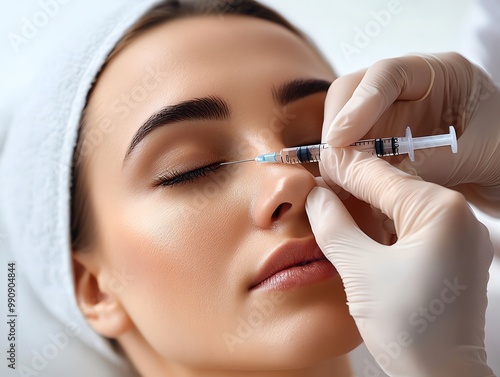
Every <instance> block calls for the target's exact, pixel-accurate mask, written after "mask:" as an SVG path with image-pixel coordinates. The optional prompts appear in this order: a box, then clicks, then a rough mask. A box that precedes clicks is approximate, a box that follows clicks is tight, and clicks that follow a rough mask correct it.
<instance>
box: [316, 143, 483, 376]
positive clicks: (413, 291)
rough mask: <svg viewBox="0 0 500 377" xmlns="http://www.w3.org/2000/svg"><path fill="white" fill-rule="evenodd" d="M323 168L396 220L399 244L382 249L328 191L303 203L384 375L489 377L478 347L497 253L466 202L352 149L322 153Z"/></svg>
mask: <svg viewBox="0 0 500 377" xmlns="http://www.w3.org/2000/svg"><path fill="white" fill-rule="evenodd" d="M322 165H323V176H324V177H327V178H328V179H330V180H333V181H334V182H336V183H337V184H339V185H340V186H341V187H342V188H344V189H346V190H347V191H349V192H350V193H351V194H353V195H354V196H356V197H357V198H359V199H361V200H364V201H366V202H368V203H371V204H372V205H374V206H375V207H377V208H380V209H381V210H382V211H383V212H384V213H385V214H386V215H388V216H389V217H390V218H391V219H393V220H394V224H395V227H396V232H397V235H398V240H397V242H396V243H395V244H393V245H391V246H387V245H382V244H379V243H377V242H375V241H374V240H372V239H371V238H370V237H368V236H367V235H366V234H364V233H363V232H362V231H361V230H360V229H359V228H358V226H357V225H356V223H355V222H354V220H353V219H352V217H351V216H350V214H349V212H348V211H347V209H346V208H345V207H344V205H343V202H342V201H341V200H340V199H339V198H338V197H337V196H336V195H335V194H334V193H333V192H332V191H330V190H328V189H326V188H321V187H315V188H313V190H312V191H311V192H310V194H309V196H308V198H307V202H306V211H307V215H308V217H309V221H310V223H311V226H312V230H313V233H314V235H315V237H316V240H317V242H318V245H319V246H320V248H321V250H322V251H323V253H324V254H325V255H326V257H327V258H328V259H329V260H330V261H331V262H332V263H333V264H334V266H335V267H336V268H337V270H338V272H339V274H340V276H341V277H342V281H343V284H344V287H345V291H346V295H347V301H348V305H349V311H350V314H351V315H352V316H353V318H354V319H355V321H356V324H357V326H358V328H359V331H360V333H361V336H362V337H363V339H364V341H365V343H366V346H367V347H368V350H369V351H370V352H371V353H372V355H373V356H374V357H375V359H376V360H377V362H378V363H379V364H380V365H381V367H382V368H383V370H384V371H385V372H386V373H387V374H388V375H389V376H397V377H402V376H415V377H417V376H418V377H423V376H425V377H434V376H436V377H462V376H463V377H465V376H467V377H471V376H474V377H484V376H493V372H492V371H491V369H490V368H489V367H488V366H487V364H486V351H485V348H484V325H485V317H484V316H485V309H486V305H487V298H486V284H487V281H488V268H489V266H490V264H491V260H492V257H493V250H492V245H491V241H490V239H489V234H488V231H487V230H486V228H485V227H484V226H483V225H482V224H481V223H480V222H479V221H477V220H476V218H475V217H474V215H473V214H472V212H471V210H470V208H469V206H468V204H467V202H466V201H465V199H464V197H463V195H462V194H460V193H457V192H456V191H452V190H449V189H447V188H444V187H441V186H439V185H436V184H434V183H428V182H424V181H423V180H422V179H421V178H419V177H416V176H412V175H409V174H407V173H405V172H402V171H401V170H398V169H396V168H395V167H393V166H391V165H390V164H389V163H388V162H386V161H384V160H383V159H379V158H377V157H374V156H371V155H369V154H367V153H364V152H358V151H355V150H352V149H348V148H334V149H328V150H325V153H324V154H322ZM318 179H320V178H318ZM323 184H324V182H323Z"/></svg>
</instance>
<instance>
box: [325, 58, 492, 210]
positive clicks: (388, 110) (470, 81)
mask: <svg viewBox="0 0 500 377" xmlns="http://www.w3.org/2000/svg"><path fill="white" fill-rule="evenodd" d="M450 125H454V126H455V129H456V131H457V135H458V136H459V141H458V154H453V153H452V152H451V150H450V148H433V149H427V150H420V151H416V153H415V155H416V161H415V162H413V163H412V162H410V160H409V158H406V159H405V160H404V161H403V163H402V164H401V165H400V168H401V169H403V170H405V171H407V172H412V173H413V174H415V173H416V174H418V175H420V176H421V177H422V178H423V179H425V180H427V181H431V182H435V183H439V184H441V185H445V186H448V187H451V186H456V185H462V186H460V187H459V188H458V189H459V190H460V191H461V192H463V193H464V194H465V195H466V196H467V199H469V200H470V201H471V202H472V203H474V204H476V205H477V206H478V207H480V208H481V209H482V210H483V211H486V212H488V213H490V214H491V215H494V216H497V217H500V93H499V90H498V88H497V87H495V85H494V83H493V82H492V81H491V80H490V78H489V77H488V76H487V75H486V74H485V73H484V72H483V71H482V70H481V69H480V68H478V67H476V66H475V65H473V64H472V63H470V62H469V61H467V60H466V59H465V58H463V57H462V56H461V55H459V54H456V53H445V54H436V55H422V56H404V57H401V58H397V59H386V60H381V61H379V62H377V63H375V64H374V65H373V66H372V67H370V68H369V69H368V70H363V71H360V72H356V73H353V74H350V75H346V76H343V77H340V78H339V79H337V80H336V81H334V83H333V84H332V85H331V87H330V90H329V92H328V95H327V98H326V102H325V121H324V125H323V140H324V141H325V140H326V142H328V144H330V145H332V146H336V147H344V146H347V145H349V144H351V143H353V142H354V141H356V140H359V139H363V138H367V137H370V138H372V137H392V136H404V135H405V132H404V131H405V128H406V127H407V126H410V127H411V129H412V133H413V136H427V135H432V134H437V133H443V132H444V133H448V127H449V126H450ZM396 162H397V161H394V160H392V163H396ZM329 183H330V184H332V182H329Z"/></svg>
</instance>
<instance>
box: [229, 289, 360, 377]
mask: <svg viewBox="0 0 500 377" xmlns="http://www.w3.org/2000/svg"><path fill="white" fill-rule="evenodd" d="M283 297H284V300H283V301H282V302H281V303H280V304H279V305H277V306H276V307H275V308H274V312H273V313H270V315H269V316H268V318H265V319H264V320H263V321H262V323H261V324H260V325H256V326H254V327H253V332H252V333H251V334H250V336H248V338H247V339H245V340H244V341H242V342H241V343H238V344H234V347H233V348H232V349H231V352H230V355H231V356H230V358H231V359H232V360H233V362H234V363H235V364H239V366H240V367H241V368H242V369H249V368H252V369H253V368H255V367H256V366H257V365H258V366H259V368H262V369H275V370H281V369H300V368H306V367H308V366H311V365H315V364H319V363H323V362H326V361H328V360H331V359H334V358H337V357H340V356H343V355H345V354H347V353H349V352H350V351H352V350H353V349H355V348H356V347H357V346H358V345H359V344H361V342H362V339H361V336H360V334H359V332H358V329H357V327H356V324H355V322H354V320H353V318H352V317H351V316H350V314H349V310H348V307H347V304H346V299H345V293H344V291H343V286H342V285H340V286H339V283H338V282H337V281H326V282H322V283H320V284H317V285H315V286H311V287H307V288H305V289H298V290H296V291H292V292H285V293H284V295H283ZM242 323H243V322H242ZM247 324H248V325H250V324H249V323H248V322H247Z"/></svg>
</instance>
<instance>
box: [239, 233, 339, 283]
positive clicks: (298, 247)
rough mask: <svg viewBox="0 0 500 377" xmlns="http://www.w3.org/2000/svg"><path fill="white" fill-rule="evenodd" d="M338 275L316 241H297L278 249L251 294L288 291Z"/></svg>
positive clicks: (261, 272) (267, 263)
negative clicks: (254, 292) (265, 291)
mask: <svg viewBox="0 0 500 377" xmlns="http://www.w3.org/2000/svg"><path fill="white" fill-rule="evenodd" d="M336 275H338V273H337V270H336V269H335V267H334V266H333V265H332V264H331V263H330V261H328V259H327V258H326V257H325V255H324V254H323V252H322V251H321V249H320V248H319V246H318V244H317V243H316V241H315V239H314V237H312V238H308V239H305V240H304V239H295V240H291V241H288V242H286V243H284V244H283V245H281V246H279V247H278V248H277V249H275V250H274V251H273V252H272V253H271V254H270V255H269V257H268V258H267V259H266V260H265V261H264V263H263V265H262V266H261V268H260V269H259V272H258V273H257V275H256V276H255V278H254V279H253V280H252V282H251V283H250V285H249V288H248V289H249V290H286V289H293V288H299V287H302V286H306V285H311V284H314V283H317V282H319V281H323V280H326V279H331V278H332V277H334V276H336Z"/></svg>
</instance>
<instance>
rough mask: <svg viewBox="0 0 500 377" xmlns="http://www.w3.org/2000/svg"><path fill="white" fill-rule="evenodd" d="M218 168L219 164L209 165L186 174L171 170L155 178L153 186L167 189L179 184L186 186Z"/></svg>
mask: <svg viewBox="0 0 500 377" xmlns="http://www.w3.org/2000/svg"><path fill="white" fill-rule="evenodd" d="M220 167H222V166H221V165H220V162H216V163H213V164H210V165H206V166H203V167H201V168H196V169H193V170H189V171H187V172H178V171H176V170H173V171H171V172H167V173H164V174H162V175H160V176H159V177H158V178H156V180H155V184H154V186H155V187H156V186H164V187H167V186H175V185H179V184H187V183H190V182H193V181H195V180H196V179H198V178H202V177H206V176H208V175H209V174H210V173H212V172H214V171H216V170H217V169H219V168H220Z"/></svg>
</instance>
